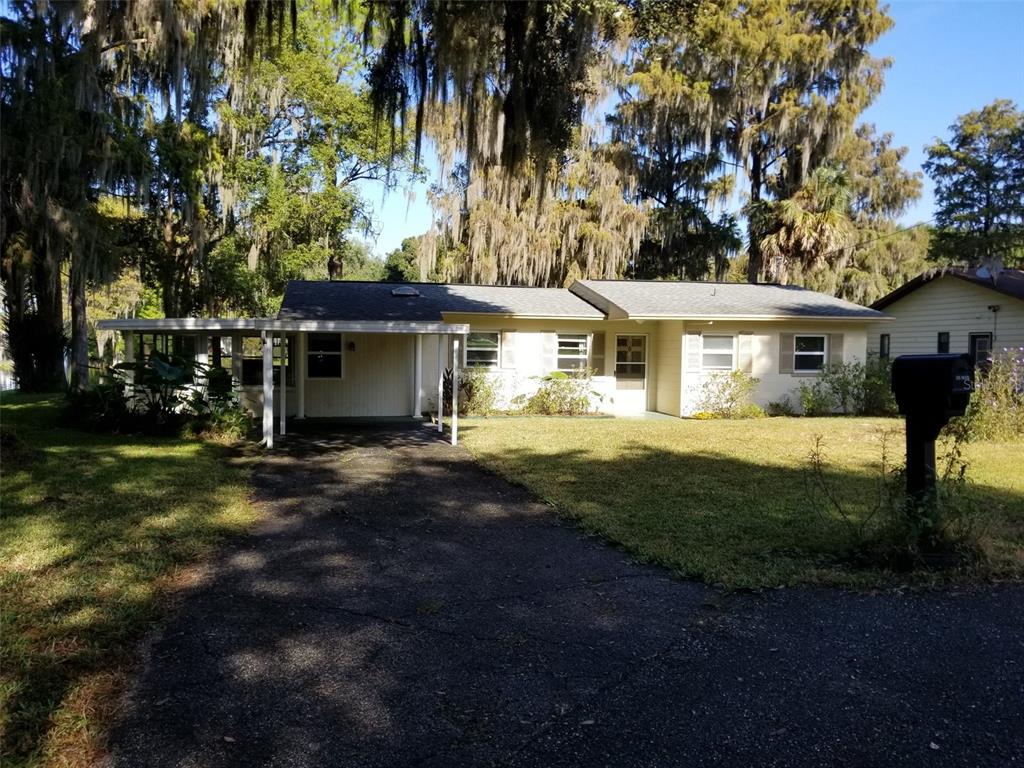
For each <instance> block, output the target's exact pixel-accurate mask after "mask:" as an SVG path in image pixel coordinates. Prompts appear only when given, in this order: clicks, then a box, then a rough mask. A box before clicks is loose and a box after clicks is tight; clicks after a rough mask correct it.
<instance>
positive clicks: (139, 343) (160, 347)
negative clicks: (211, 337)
mask: <svg viewBox="0 0 1024 768" xmlns="http://www.w3.org/2000/svg"><path fill="white" fill-rule="evenodd" d="M154 352H156V353H158V354H161V355H166V356H168V357H183V358H185V359H187V360H195V358H196V337H195V336H192V335H182V334H174V333H138V334H136V335H135V357H136V358H137V359H139V360H146V359H148V358H149V356H150V355H152V354H153V353H154Z"/></svg>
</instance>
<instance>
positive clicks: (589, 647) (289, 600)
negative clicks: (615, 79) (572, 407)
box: [113, 429, 1024, 767]
mask: <svg viewBox="0 0 1024 768" xmlns="http://www.w3.org/2000/svg"><path fill="white" fill-rule="evenodd" d="M256 482H257V486H258V498H259V501H260V502H261V503H262V504H264V505H265V508H266V512H267V515H266V519H265V522H264V523H262V524H261V526H260V527H259V529H258V530H257V531H255V532H254V533H253V534H252V535H251V536H248V537H247V538H244V539H241V540H238V541H236V542H234V543H233V545H231V546H229V547H228V548H226V549H225V550H224V551H223V552H222V553H221V555H220V557H219V558H218V560H217V562H216V563H214V565H213V569H212V572H211V574H210V577H209V578H208V579H207V580H206V581H205V582H204V584H203V585H202V586H200V587H198V588H196V589H195V590H194V591H193V592H192V593H191V594H189V595H188V596H187V597H186V598H185V600H184V602H183V604H182V605H181V607H180V609H179V610H178V611H177V612H176V613H175V616H174V617H173V619H172V620H171V621H170V622H169V624H168V625H167V626H166V627H165V629H164V630H163V631H162V632H161V633H160V634H159V635H158V636H157V637H155V638H153V640H152V643H151V645H150V646H149V649H148V658H147V660H146V664H145V668H144V669H143V672H142V674H141V677H140V679H139V681H138V683H137V685H136V687H135V689H134V690H133V692H132V694H131V696H130V698H129V701H128V703H127V707H126V711H125V714H124V719H123V722H122V723H121V725H120V726H119V728H118V729H117V730H116V732H115V734H114V761H113V762H114V764H115V765H118V766H182V767H183V766H261V765H274V766H327V765H337V766H397V765H416V766H434V765H436V766H456V765H482V766H489V765H514V766H562V765H565V766H569V765H581V766H599V765H624V766H626V765H628V766H667V765H687V766H704V765H755V766H762V765H778V766H802V765H807V766H811V765H815V766H818V765H849V766H893V765H907V766H911V765H913V766H917V765H928V766H933V765H934V766H953V765H963V766H968V765H970V766H980V765H991V766H1005V765H1008V764H1010V763H1011V762H1013V761H1014V760H1016V761H1021V760H1024V728H1022V723H1024V661H1022V660H1024V600H1022V598H1024V589H1022V588H1021V587H1019V586H1013V587H1002V588H998V587H994V588H986V589H979V590H973V591H967V592H958V593H952V592H944V593H938V592H935V593H923V594H914V595H896V594H886V595H881V596H872V595H864V594H854V593H848V592H842V591H832V590H777V591H772V592H769V593H767V594H762V595H751V594H726V593H722V592H719V591H716V590H713V589H710V588H708V587H704V586H701V585H699V584H695V583H691V582H686V581H681V580H677V579H674V578H671V577H670V576H668V575H666V574H665V573H664V572H663V571H660V570H657V569H653V568H647V567H644V566H641V565H638V564H636V563H634V562H632V561H630V560H629V559H628V558H626V557H625V556H624V555H623V554H621V553H620V552H618V551H616V550H615V549H613V548H611V547H609V546H607V545H605V544H602V543H600V542H598V541H595V540H590V539H587V538H586V537H584V536H583V535H581V534H580V533H579V532H578V531H577V530H575V529H574V528H572V527H571V526H569V525H566V524H564V523H562V522H559V521H558V519H557V518H556V517H555V515H554V514H553V512H552V511H551V509H550V508H548V507H546V506H544V505H542V504H539V503H537V502H536V501H535V500H534V499H532V498H531V497H530V496H529V495H528V494H527V493H526V492H525V491H524V490H522V489H520V488H517V487H515V486H512V485H510V484H508V483H506V482H505V481H503V480H501V479H499V478H497V477H495V476H494V475H491V474H489V473H487V472H485V471H484V470H482V469H481V468H479V467H478V466H477V465H476V464H475V463H474V462H473V461H472V459H471V458H470V457H469V456H468V454H466V453H465V452H463V451H462V450H457V449H453V448H452V447H451V446H449V445H447V444H446V443H444V442H443V441H441V440H439V439H437V436H436V433H434V432H431V431H429V430H427V429H392V430H383V431H382V430H373V429H361V430H360V429H350V430H347V431H346V432H345V433H343V434H338V435H334V436H316V435H303V436H296V437H291V438H289V440H288V441H286V442H285V443H284V448H283V450H281V451H278V452H275V453H274V454H271V455H268V457H267V458H266V459H265V460H264V461H263V462H262V464H261V466H260V468H259V470H258V471H257V475H256Z"/></svg>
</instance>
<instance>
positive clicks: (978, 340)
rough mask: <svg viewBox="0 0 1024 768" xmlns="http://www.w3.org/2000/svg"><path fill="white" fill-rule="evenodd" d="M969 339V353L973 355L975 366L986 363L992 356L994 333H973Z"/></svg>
mask: <svg viewBox="0 0 1024 768" xmlns="http://www.w3.org/2000/svg"><path fill="white" fill-rule="evenodd" d="M969 339H970V345H969V347H968V354H970V356H971V362H972V363H973V364H974V365H975V366H978V365H984V364H986V363H987V362H988V359H989V357H991V356H992V334H991V333H972V334H971V335H970V337H969Z"/></svg>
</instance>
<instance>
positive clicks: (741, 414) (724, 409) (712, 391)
mask: <svg viewBox="0 0 1024 768" xmlns="http://www.w3.org/2000/svg"><path fill="white" fill-rule="evenodd" d="M758 381H759V380H758V379H755V378H754V377H753V376H751V375H750V374H749V373H744V372H743V371H728V372H724V371H723V372H721V373H713V374H711V375H710V376H708V378H707V379H705V381H704V384H703V386H702V387H701V395H700V400H698V401H697V410H698V411H703V412H707V413H709V414H713V415H714V416H715V417H717V418H720V419H743V418H750V417H751V416H752V414H753V413H754V412H753V411H752V410H751V408H750V406H751V405H752V404H751V402H750V397H751V395H752V394H753V393H754V388H755V387H756V386H757V384H758ZM754 407H755V408H756V406H754ZM757 411H759V412H760V415H761V416H763V415H764V411H762V410H761V409H760V408H757Z"/></svg>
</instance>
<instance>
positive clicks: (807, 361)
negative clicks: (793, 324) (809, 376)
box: [793, 336, 825, 371]
mask: <svg viewBox="0 0 1024 768" xmlns="http://www.w3.org/2000/svg"><path fill="white" fill-rule="evenodd" d="M824 367H825V337H824V336H794V337H793V370H794V371H820V370H822V369H823V368H824Z"/></svg>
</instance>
